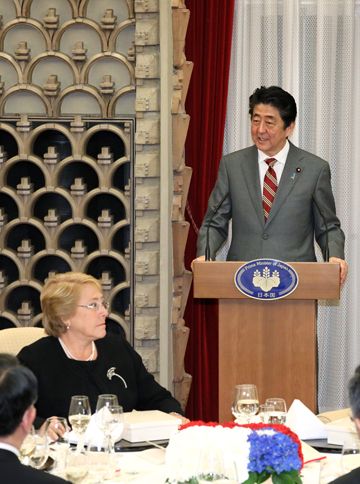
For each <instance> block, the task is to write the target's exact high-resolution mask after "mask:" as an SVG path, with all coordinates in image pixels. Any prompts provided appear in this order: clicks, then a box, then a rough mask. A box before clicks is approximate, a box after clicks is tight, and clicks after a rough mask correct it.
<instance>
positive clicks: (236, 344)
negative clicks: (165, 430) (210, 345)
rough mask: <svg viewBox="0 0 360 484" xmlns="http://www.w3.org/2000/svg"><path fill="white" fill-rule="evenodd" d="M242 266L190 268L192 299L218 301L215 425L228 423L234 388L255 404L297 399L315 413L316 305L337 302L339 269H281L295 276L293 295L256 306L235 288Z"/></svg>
mask: <svg viewBox="0 0 360 484" xmlns="http://www.w3.org/2000/svg"><path fill="white" fill-rule="evenodd" d="M243 264H244V262H218V261H214V262H194V264H193V273H194V297H195V298H211V299H219V422H225V421H229V420H232V418H233V417H232V415H231V403H232V397H233V391H234V386H235V385H236V384H239V383H255V384H256V385H257V387H258V391H259V399H260V403H262V402H264V401H265V399H266V398H268V397H282V398H285V400H286V402H287V405H288V406H289V405H290V404H291V402H292V401H293V400H294V398H298V399H300V400H301V401H302V402H303V403H304V404H305V405H307V406H308V407H309V408H310V409H311V410H312V411H314V412H316V411H317V337H316V316H317V300H318V299H339V298H340V275H339V272H340V266H339V265H338V264H329V263H320V262H296V263H289V262H288V263H287V264H289V265H290V266H291V267H293V268H294V270H295V271H296V272H297V274H298V276H299V283H298V286H297V288H296V289H295V291H294V292H293V293H291V294H290V295H288V296H287V297H285V298H283V299H277V300H275V301H262V300H261V301H260V300H255V299H251V298H249V297H247V296H245V295H244V294H242V293H241V292H240V291H239V290H238V289H237V288H236V286H235V283H234V275H235V272H236V271H237V270H238V269H239V267H240V266H242V265H243Z"/></svg>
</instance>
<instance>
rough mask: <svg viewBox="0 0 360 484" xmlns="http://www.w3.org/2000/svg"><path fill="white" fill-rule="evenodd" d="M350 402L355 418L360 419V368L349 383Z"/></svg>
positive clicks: (359, 367)
mask: <svg viewBox="0 0 360 484" xmlns="http://www.w3.org/2000/svg"><path fill="white" fill-rule="evenodd" d="M348 388H349V401H350V407H351V411H352V414H353V417H354V418H360V366H358V367H357V368H356V370H355V373H354V376H353V377H352V378H351V379H350V381H349V387H348Z"/></svg>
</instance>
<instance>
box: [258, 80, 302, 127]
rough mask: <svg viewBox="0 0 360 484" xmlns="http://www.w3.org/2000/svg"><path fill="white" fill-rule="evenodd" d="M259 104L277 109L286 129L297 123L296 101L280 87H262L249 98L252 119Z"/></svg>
mask: <svg viewBox="0 0 360 484" xmlns="http://www.w3.org/2000/svg"><path fill="white" fill-rule="evenodd" d="M258 104H270V105H271V106H273V107H274V108H277V109H278V111H279V113H280V116H281V119H282V120H283V121H284V124H285V128H287V127H289V126H290V124H291V123H293V122H295V119H296V114H297V109H296V102H295V99H294V98H293V96H292V95H291V94H289V93H288V92H286V91H284V89H282V88H281V87H279V86H270V87H265V86H261V87H258V88H257V89H255V91H254V92H253V93H252V94H251V96H250V98H249V114H250V116H251V118H252V116H253V112H254V108H255V106H256V105H258Z"/></svg>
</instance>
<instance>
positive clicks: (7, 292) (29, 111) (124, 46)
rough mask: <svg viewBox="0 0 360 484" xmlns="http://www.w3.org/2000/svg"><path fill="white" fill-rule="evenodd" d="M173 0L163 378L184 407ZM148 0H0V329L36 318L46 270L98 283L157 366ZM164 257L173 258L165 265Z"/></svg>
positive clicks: (182, 185)
mask: <svg viewBox="0 0 360 484" xmlns="http://www.w3.org/2000/svg"><path fill="white" fill-rule="evenodd" d="M168 2H169V3H168V5H170V4H171V5H172V7H173V8H172V14H173V23H172V25H171V22H169V28H170V29H171V28H172V29H173V40H174V41H173V58H174V70H173V97H172V104H171V108H172V133H173V136H172V144H173V156H172V159H169V160H165V162H166V163H170V166H172V168H173V170H174V176H173V201H172V207H171V220H168V221H167V223H168V224H172V228H173V244H174V248H173V263H174V264H173V265H174V267H173V271H171V267H170V268H169V271H170V272H173V274H174V283H173V305H172V311H171V316H170V318H169V319H170V320H169V322H168V324H169V328H170V331H172V335H173V338H172V339H173V356H174V362H173V370H172V375H173V383H174V389H175V394H176V396H177V397H178V398H179V400H180V401H181V402H182V404H183V406H185V404H186V401H187V396H188V392H189V387H190V382H191V377H190V375H187V374H186V372H185V370H184V365H183V361H184V353H185V349H186V343H187V338H188V328H186V326H185V322H184V320H183V314H184V308H185V305H186V300H187V297H188V293H189V289H190V284H191V273H189V272H188V271H185V269H184V264H183V253H184V247H185V243H186V237H187V230H188V226H187V223H186V222H185V221H184V208H185V204H186V198H187V193H188V189H189V184H190V179H191V170H190V169H189V168H188V167H186V165H185V160H184V156H183V153H184V143H185V139H186V133H187V127H188V123H189V117H188V116H187V115H186V113H185V110H184V102H185V98H186V93H187V88H188V84H189V81H190V76H191V69H192V64H191V62H188V61H186V59H185V55H184V45H185V35H186V27H187V21H188V16H189V11H188V10H187V9H186V6H185V3H184V2H183V1H181V0H173V1H172V2H171V0H168ZM159 10H160V6H159V0H101V1H99V0H61V1H59V0H0V15H1V17H0V188H1V191H0V328H3V327H8V326H21V325H38V324H41V308H40V304H39V293H40V291H41V287H42V284H43V282H44V280H45V278H46V277H48V275H49V273H51V272H63V271H66V270H80V271H86V272H88V273H91V274H93V275H95V276H96V277H98V278H100V280H101V283H102V286H103V289H104V292H105V294H106V296H107V298H108V299H109V302H110V307H111V311H110V317H109V324H110V326H111V327H112V329H114V330H119V329H120V327H121V328H123V329H124V331H125V332H126V335H127V337H128V338H129V339H130V340H131V341H132V342H133V343H134V345H135V346H136V348H137V350H138V351H139V352H140V353H141V354H142V356H143V359H144V361H145V364H146V366H147V367H148V369H149V370H150V371H152V372H153V373H154V374H155V375H156V376H157V375H158V374H159V371H160V368H159V337H160V336H159V311H160V305H161V304H162V302H161V301H160V291H159V280H160V265H161V260H160V259H161V254H160V221H162V217H163V215H162V213H161V205H160V196H161V186H160V162H162V163H163V162H164V160H160V146H161V139H160V123H161V115H160V101H161V92H160V62H161V46H160V45H159V42H160V41H159V39H160V35H159V29H160V21H159V20H160V17H159V16H160V12H159ZM167 262H171V261H167Z"/></svg>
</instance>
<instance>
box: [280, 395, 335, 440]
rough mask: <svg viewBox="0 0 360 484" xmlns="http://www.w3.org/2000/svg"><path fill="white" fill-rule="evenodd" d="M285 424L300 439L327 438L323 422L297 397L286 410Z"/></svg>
mask: <svg viewBox="0 0 360 484" xmlns="http://www.w3.org/2000/svg"><path fill="white" fill-rule="evenodd" d="M286 425H287V426H288V427H289V428H290V429H291V430H292V431H293V432H295V433H296V434H297V435H298V436H299V438H300V439H302V440H309V439H326V438H327V431H326V427H325V424H324V423H323V422H322V421H321V420H320V419H319V418H318V417H317V416H316V415H315V414H314V413H313V412H312V411H311V410H310V409H309V408H308V407H307V406H306V405H304V404H303V403H302V402H301V401H300V400H298V399H295V400H294V401H293V402H292V404H291V406H290V408H289V410H288V413H287V415H286Z"/></svg>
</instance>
